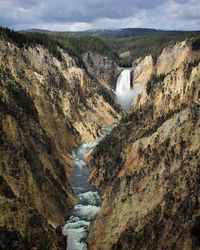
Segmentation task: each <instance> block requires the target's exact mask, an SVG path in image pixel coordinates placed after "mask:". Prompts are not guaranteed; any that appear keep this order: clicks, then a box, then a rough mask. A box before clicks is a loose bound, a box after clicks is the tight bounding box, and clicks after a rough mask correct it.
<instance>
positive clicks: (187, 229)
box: [0, 39, 200, 250]
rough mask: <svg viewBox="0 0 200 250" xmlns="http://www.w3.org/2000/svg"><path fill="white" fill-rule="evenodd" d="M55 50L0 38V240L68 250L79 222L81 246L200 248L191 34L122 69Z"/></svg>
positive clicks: (199, 79) (196, 55) (197, 70)
mask: <svg viewBox="0 0 200 250" xmlns="http://www.w3.org/2000/svg"><path fill="white" fill-rule="evenodd" d="M58 50H59V53H60V54H61V58H58V57H56V56H55V55H53V54H52V53H51V52H50V51H49V49H47V48H45V46H43V45H41V44H37V45H34V46H24V47H19V46H18V45H17V44H15V43H14V42H11V41H8V40H6V39H0V80H1V81H0V141H1V143H0V149H1V155H0V164H1V168H0V182H1V185H0V204H1V206H0V248H1V249H38V250H40V249H59V250H61V249H66V247H67V246H66V245H67V242H68V248H67V249H68V250H71V249H76V248H73V247H72V246H70V244H71V245H74V242H73V239H72V238H73V237H71V236H74V234H75V231H73V230H72V229H73V227H74V226H75V229H77V225H78V224H79V226H80V223H83V224H84V230H85V231H84V232H83V236H84V237H83V238H84V244H82V246H80V245H79V247H82V248H80V249H90V250H110V249H113V250H123V249H124V250H129V249H134V250H135V249H152V250H153V249H158V250H159V249H178V250H179V249H180V250H181V249H185V250H190V249H191V250H192V249H200V237H199V231H200V207H199V204H200V198H199V197H200V189H199V183H200V168H199V167H200V166H199V162H200V155H199V154H200V150H199V149H200V41H199V39H190V40H185V41H182V42H177V43H176V44H175V45H171V46H168V47H166V48H165V49H163V50H162V53H161V54H160V55H159V56H158V57H157V58H154V57H153V56H151V55H146V57H141V58H138V59H136V60H135V61H134V62H133V63H132V67H130V68H128V69H124V68H122V67H120V66H118V65H117V63H116V62H114V61H113V60H112V59H111V58H109V57H108V56H106V55H103V54H100V53H96V52H95V53H94V52H91V51H88V52H86V53H84V54H83V55H82V62H83V64H80V63H78V62H77V58H76V57H75V56H72V55H70V53H68V52H67V51H66V50H65V49H64V48H62V47H58ZM115 101H116V102H117V103H116V102H115ZM110 125H111V127H112V125H113V128H112V130H109V133H107V132H106V133H105V130H106V128H108V127H109V126H110ZM81 164H82V165H83V166H84V167H86V169H85V171H86V172H84V173H83V172H78V171H79V169H77V168H76V167H77V166H78V167H80V166H82V165H81ZM86 164H87V166H88V168H89V172H88V170H87V166H86ZM80 174H84V176H80ZM83 178H84V180H83ZM88 178H89V181H90V184H89V182H88V180H87V179H88ZM81 182H83V184H80V183H81ZM80 185H83V187H84V189H83V190H82V191H81V192H79V191H78V189H79V188H81V186H80ZM84 185H86V186H84ZM87 185H89V186H87ZM90 191H92V197H93V200H92V198H91V193H89V194H88V192H90ZM98 194H99V195H100V196H98ZM88 195H89V198H88ZM89 199H90V200H89ZM81 202H82V203H81ZM83 206H93V210H94V209H96V212H98V213H96V212H95V213H93V212H92V213H93V214H92V216H91V218H88V216H89V214H87V213H89V211H90V212H91V210H87V211H86V214H83V212H84V211H85V207H84V211H83V210H81V209H83ZM90 208H91V207H90ZM77 211H78V212H80V213H78V212H77ZM77 213H78V214H77ZM81 213H82V214H81ZM80 214H81V215H80ZM71 216H74V217H77V216H79V219H80V221H77V220H76V219H75V220H74V217H71ZM74 223H76V225H75V224H74ZM89 224H90V225H89ZM79 226H78V227H79ZM70 229H71V231H70ZM86 231H89V234H88V236H87V235H86V234H87V233H86V234H85V232H86ZM63 232H64V234H65V235H66V236H67V237H68V240H66V238H65V236H64V235H63ZM70 232H71V233H72V235H70ZM78 237H79V236H78ZM81 237H82V236H81ZM81 239H82V238H81ZM79 243H80V242H79ZM78 249H79V248H77V249H76V250H78Z"/></svg>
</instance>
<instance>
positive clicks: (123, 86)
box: [115, 69, 145, 109]
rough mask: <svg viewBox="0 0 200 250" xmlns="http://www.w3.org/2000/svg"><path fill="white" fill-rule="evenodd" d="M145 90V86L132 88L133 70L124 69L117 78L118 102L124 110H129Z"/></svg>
mask: <svg viewBox="0 0 200 250" xmlns="http://www.w3.org/2000/svg"><path fill="white" fill-rule="evenodd" d="M144 89H145V85H144V84H134V85H133V88H132V87H131V69H124V70H123V71H122V72H121V74H120V75H119V76H118V78H117V84H116V90H115V96H116V102H117V103H118V104H120V105H121V106H122V108H123V109H128V108H130V106H131V104H132V103H133V102H134V101H136V99H137V97H138V95H139V94H140V93H141V92H142V91H143V90H144Z"/></svg>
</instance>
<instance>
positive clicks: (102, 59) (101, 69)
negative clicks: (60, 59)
mask: <svg viewBox="0 0 200 250" xmlns="http://www.w3.org/2000/svg"><path fill="white" fill-rule="evenodd" d="M83 61H84V63H85V65H86V67H87V70H88V72H89V73H90V74H91V75H92V76H93V77H94V78H96V79H97V80H98V81H99V82H100V83H101V84H103V85H104V86H106V87H108V88H112V89H115V84H116V79H117V76H118V75H119V74H120V72H121V68H120V67H118V66H117V64H116V63H115V62H114V61H113V60H111V59H109V58H108V57H106V56H103V55H100V54H97V53H93V52H87V53H85V54H84V55H83Z"/></svg>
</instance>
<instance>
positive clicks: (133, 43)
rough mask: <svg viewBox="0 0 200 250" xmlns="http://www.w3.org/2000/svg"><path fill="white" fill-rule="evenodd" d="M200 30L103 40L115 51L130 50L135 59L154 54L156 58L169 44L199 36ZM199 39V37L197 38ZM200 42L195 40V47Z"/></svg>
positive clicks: (131, 59)
mask: <svg viewBox="0 0 200 250" xmlns="http://www.w3.org/2000/svg"><path fill="white" fill-rule="evenodd" d="M199 36H200V32H188V33H186V32H185V33H183V34H176V33H175V34H173V33H172V34H165V33H164V32H163V33H161V34H159V35H157V34H155V35H149V36H136V37H131V38H130V37H129V38H119V39H116V38H112V37H110V38H103V40H104V41H105V42H106V43H107V44H108V45H109V46H110V48H111V49H112V50H113V51H116V52H117V53H118V54H121V53H123V52H125V51H130V56H129V57H128V58H127V59H129V60H130V61H134V60H135V59H137V58H139V57H144V56H146V55H150V54H151V55H152V56H153V57H154V58H156V57H157V56H158V55H159V54H160V53H161V52H162V50H163V49H164V48H165V47H167V46H169V45H174V44H175V43H176V42H178V41H183V40H185V39H191V38H193V37H199ZM197 41H199V39H197ZM199 44H200V42H194V45H193V47H194V48H196V49H198V46H200V45H199Z"/></svg>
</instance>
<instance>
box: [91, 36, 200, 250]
mask: <svg viewBox="0 0 200 250" xmlns="http://www.w3.org/2000/svg"><path fill="white" fill-rule="evenodd" d="M199 44H200V43H199V40H197V41H195V42H188V43H187V44H186V45H187V47H189V48H190V54H189V55H190V56H191V57H188V56H186V57H184V58H187V60H185V59H184V60H182V61H181V62H180V63H176V58H177V59H179V58H181V54H179V52H178V54H176V52H177V49H176V48H178V47H181V46H182V45H183V44H177V45H176V47H175V48H174V49H171V48H167V49H165V50H164V51H163V53H166V51H167V52H168V53H171V55H170V56H169V57H168V60H173V59H174V62H173V63H171V64H170V65H171V69H169V68H167V72H163V71H162V72H161V71H159V73H163V74H162V76H160V75H156V72H155V73H154V77H153V80H152V81H149V82H148V84H147V90H146V92H145V93H143V94H142V96H140V97H139V99H138V101H137V103H136V104H135V106H133V108H132V109H131V110H130V111H129V113H128V114H126V115H125V116H124V117H123V118H122V120H121V121H120V123H119V125H118V126H117V127H116V128H115V129H114V130H113V131H112V133H111V134H110V135H109V136H108V137H107V138H105V139H104V140H103V141H102V142H101V143H100V144H99V145H98V147H97V148H96V149H95V151H94V152H93V153H92V155H91V156H90V168H91V182H92V183H93V184H94V185H95V186H96V187H97V189H98V190H99V192H100V193H101V196H102V198H103V202H102V208H101V210H100V213H99V214H98V216H97V218H96V220H95V221H94V222H93V223H92V224H91V227H90V233H89V238H88V243H89V249H95V250H97V249H99V250H100V249H101V250H109V249H120V250H121V249H127V250H130V249H134V250H136V249H187V250H189V249H200V238H199V231H200V223H199V218H200V205H199V204H200V200H199V196H200V190H199V181H200V179H199V178H200V168H199V162H200V64H199ZM186 45H184V46H186ZM172 56H173V57H172ZM182 58H183V57H182ZM160 63H161V61H160ZM162 63H163V64H166V63H167V62H166V59H165V58H164V59H163V61H162ZM160 65H161V64H160ZM167 65H169V64H168V63H167ZM174 65H176V66H174ZM165 70H166V68H165ZM165 70H164V71H165Z"/></svg>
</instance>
